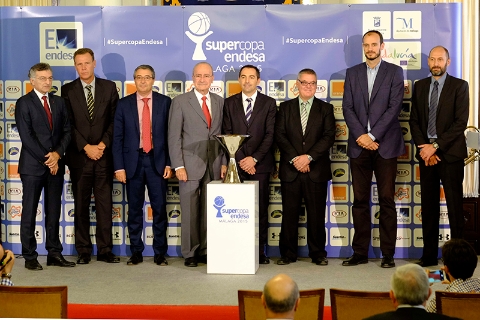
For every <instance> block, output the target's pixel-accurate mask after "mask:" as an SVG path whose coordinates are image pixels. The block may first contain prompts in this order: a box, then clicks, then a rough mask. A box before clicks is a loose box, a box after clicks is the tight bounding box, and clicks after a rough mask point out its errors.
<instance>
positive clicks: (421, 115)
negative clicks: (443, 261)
mask: <svg viewBox="0 0 480 320" xmlns="http://www.w3.org/2000/svg"><path fill="white" fill-rule="evenodd" d="M431 79H432V78H431V77H428V78H425V79H422V80H419V81H417V82H416V83H415V86H414V88H413V97H412V110H411V114H410V130H411V132H412V137H413V140H414V142H415V145H416V146H418V145H422V144H429V143H430V141H429V138H428V134H427V127H428V117H429V116H428V113H429V94H430V93H429V91H430V83H431ZM468 106H469V96H468V83H467V82H466V81H464V80H462V79H457V78H455V77H452V76H450V75H448V74H446V78H445V83H444V85H443V89H442V91H441V94H440V97H439V99H438V107H437V121H436V131H437V139H436V142H437V143H438V145H439V148H438V149H437V151H436V155H438V156H439V157H440V159H441V161H440V162H439V163H438V164H436V165H434V166H425V162H424V161H423V160H422V158H421V157H420V155H419V152H420V149H418V148H417V154H416V157H417V159H418V160H419V162H420V187H421V190H422V194H421V203H422V230H423V244H424V248H423V256H422V259H424V260H428V261H432V260H435V261H436V260H437V254H438V228H439V219H440V204H439V199H440V180H441V181H442V184H443V188H444V190H445V197H446V200H447V210H448V219H449V221H450V232H451V236H452V238H463V229H464V224H465V221H464V217H463V207H462V201H463V199H462V198H463V189H462V183H463V175H464V173H463V167H464V164H463V159H464V158H466V157H467V146H466V143H465V136H464V130H465V129H466V126H467V121H468Z"/></svg>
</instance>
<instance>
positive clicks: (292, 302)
mask: <svg viewBox="0 0 480 320" xmlns="http://www.w3.org/2000/svg"><path fill="white" fill-rule="evenodd" d="M299 303H300V293H299V291H298V286H297V284H296V283H295V281H293V279H292V278H290V277H289V276H287V275H286V274H278V275H276V276H274V277H273V278H271V279H270V280H268V281H267V283H266V284H265V287H264V288H263V294H262V304H263V307H264V308H265V315H266V318H267V319H293V318H294V317H295V311H297V308H298V304H299Z"/></svg>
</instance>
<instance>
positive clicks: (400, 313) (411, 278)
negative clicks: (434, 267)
mask: <svg viewBox="0 0 480 320" xmlns="http://www.w3.org/2000/svg"><path fill="white" fill-rule="evenodd" d="M391 284H392V289H391V290H390V299H392V302H393V305H394V306H395V308H396V309H397V310H395V311H389V312H385V313H381V314H377V315H375V316H372V317H368V318H366V319H365V320H384V319H385V320H397V319H398V320H405V319H409V320H410V319H411V320H424V319H431V320H434V319H438V320H441V319H445V320H447V319H457V318H452V317H448V316H445V315H442V314H437V313H428V312H427V310H425V305H426V303H427V299H428V297H430V295H431V294H432V289H431V288H430V283H429V281H428V276H427V273H426V272H425V270H423V269H422V267H420V266H419V265H416V264H413V263H409V264H406V265H404V266H401V267H398V268H397V269H396V270H395V273H394V274H393V276H392V281H391Z"/></svg>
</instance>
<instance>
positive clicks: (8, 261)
mask: <svg viewBox="0 0 480 320" xmlns="http://www.w3.org/2000/svg"><path fill="white" fill-rule="evenodd" d="M5 253H6V254H7V256H6V257H5V260H4V263H5V267H4V268H3V270H2V273H11V272H12V269H13V265H14V264H15V255H14V254H13V252H12V251H10V250H5Z"/></svg>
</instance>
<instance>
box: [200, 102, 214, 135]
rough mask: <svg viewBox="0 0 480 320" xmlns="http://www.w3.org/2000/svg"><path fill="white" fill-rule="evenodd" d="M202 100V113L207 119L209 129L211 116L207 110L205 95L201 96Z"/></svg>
mask: <svg viewBox="0 0 480 320" xmlns="http://www.w3.org/2000/svg"><path fill="white" fill-rule="evenodd" d="M202 101H203V103H202V110H203V114H204V115H205V119H207V124H208V129H210V126H211V125H212V118H211V117H210V111H208V106H207V97H206V96H203V97H202Z"/></svg>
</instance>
